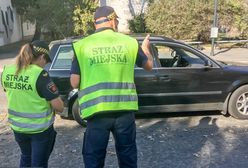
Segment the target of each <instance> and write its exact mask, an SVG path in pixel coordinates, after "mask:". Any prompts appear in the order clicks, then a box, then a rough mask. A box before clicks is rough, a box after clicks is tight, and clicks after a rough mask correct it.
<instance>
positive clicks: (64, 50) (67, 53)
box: [52, 45, 74, 69]
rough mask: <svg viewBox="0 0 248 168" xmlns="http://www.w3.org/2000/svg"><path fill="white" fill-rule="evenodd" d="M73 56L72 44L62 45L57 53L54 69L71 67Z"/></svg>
mask: <svg viewBox="0 0 248 168" xmlns="http://www.w3.org/2000/svg"><path fill="white" fill-rule="evenodd" d="M73 56H74V52H73V49H72V46H71V45H61V46H60V47H59V49H58V51H57V53H56V55H55V60H54V62H53V65H52V69H70V68H71V64H72V58H73Z"/></svg>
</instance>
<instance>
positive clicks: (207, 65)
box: [205, 60, 213, 68]
mask: <svg viewBox="0 0 248 168" xmlns="http://www.w3.org/2000/svg"><path fill="white" fill-rule="evenodd" d="M211 67H213V63H212V62H211V61H210V60H207V61H205V68H211Z"/></svg>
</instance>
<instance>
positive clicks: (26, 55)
mask: <svg viewBox="0 0 248 168" xmlns="http://www.w3.org/2000/svg"><path fill="white" fill-rule="evenodd" d="M33 57H34V56H33V54H32V48H31V46H30V44H25V45H23V46H22V48H21V50H20V52H19V54H18V55H17V57H16V74H19V72H20V71H21V70H22V69H26V68H27V67H28V65H30V64H31V62H32V60H33Z"/></svg>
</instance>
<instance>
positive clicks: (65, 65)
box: [49, 44, 74, 95]
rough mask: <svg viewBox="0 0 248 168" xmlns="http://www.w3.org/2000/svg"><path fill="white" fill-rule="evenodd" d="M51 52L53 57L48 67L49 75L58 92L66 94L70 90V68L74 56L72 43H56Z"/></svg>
mask: <svg viewBox="0 0 248 168" xmlns="http://www.w3.org/2000/svg"><path fill="white" fill-rule="evenodd" d="M51 52H54V53H53V54H54V57H53V60H52V63H51V65H50V67H49V75H50V77H51V78H52V79H53V81H54V83H55V84H56V86H57V87H58V90H59V93H60V94H61V95H67V94H68V93H69V92H70V91H71V85H70V69H71V64H72V58H73V56H74V53H73V49H72V45H71V44H60V45H56V46H54V47H53V48H52V49H51Z"/></svg>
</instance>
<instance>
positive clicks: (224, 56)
mask: <svg viewBox="0 0 248 168" xmlns="http://www.w3.org/2000/svg"><path fill="white" fill-rule="evenodd" d="M202 52H203V53H205V54H206V55H208V56H209V57H210V58H213V59H215V60H219V61H223V62H226V63H230V64H234V65H248V48H227V49H221V50H219V49H215V50H214V53H215V55H214V56H210V48H208V49H205V50H202Z"/></svg>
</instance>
